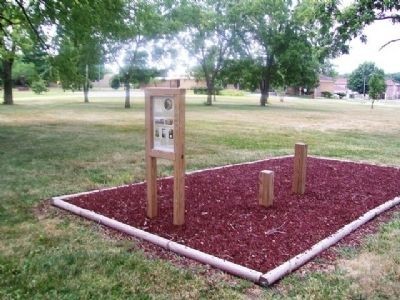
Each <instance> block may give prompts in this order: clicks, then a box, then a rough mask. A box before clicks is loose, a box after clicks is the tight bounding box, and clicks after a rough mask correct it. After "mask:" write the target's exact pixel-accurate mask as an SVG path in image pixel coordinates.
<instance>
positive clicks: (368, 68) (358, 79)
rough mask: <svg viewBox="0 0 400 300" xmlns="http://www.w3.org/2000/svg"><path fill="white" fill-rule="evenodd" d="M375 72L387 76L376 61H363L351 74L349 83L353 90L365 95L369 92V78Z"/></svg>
mask: <svg viewBox="0 0 400 300" xmlns="http://www.w3.org/2000/svg"><path fill="white" fill-rule="evenodd" d="M373 74H379V75H380V76H383V77H384V76H385V73H384V71H383V70H382V69H379V68H378V67H377V66H376V65H375V64H374V63H372V62H366V63H363V64H361V65H359V66H358V67H357V69H355V70H354V71H353V72H352V73H351V74H350V76H349V79H348V83H347V85H348V87H349V88H350V89H351V90H353V91H356V92H358V93H360V94H364V96H365V94H368V92H369V80H370V78H371V76H372V75H373Z"/></svg>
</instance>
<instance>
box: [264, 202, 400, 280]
mask: <svg viewBox="0 0 400 300" xmlns="http://www.w3.org/2000/svg"><path fill="white" fill-rule="evenodd" d="M398 204H400V197H396V198H394V199H392V200H389V201H387V202H385V203H383V204H381V205H379V206H377V207H375V208H373V209H371V210H370V211H368V212H366V213H365V214H363V215H362V216H361V217H359V218H358V219H357V220H355V221H353V222H351V223H349V224H347V225H345V226H343V227H342V228H340V229H339V230H338V231H336V232H335V233H334V234H332V235H330V236H328V237H327V238H325V239H323V240H321V241H319V242H318V243H316V244H315V245H314V246H312V247H311V248H310V249H308V250H306V251H304V252H303V253H300V254H298V255H296V256H295V257H293V258H291V259H289V260H288V261H286V262H284V263H283V264H281V265H279V266H278V267H276V268H275V269H272V270H271V271H269V272H267V273H265V274H263V275H262V276H261V278H260V284H262V285H271V284H273V283H274V282H275V281H277V280H279V279H281V278H282V277H283V276H285V275H286V274H288V273H291V272H292V271H294V270H295V269H297V268H299V267H300V266H302V265H304V264H305V263H307V262H308V261H309V260H311V259H312V258H314V257H315V256H317V255H318V254H320V253H321V252H322V251H324V250H326V249H328V248H329V247H331V246H332V245H334V244H336V243H337V242H338V241H340V240H341V239H342V238H344V237H345V236H347V235H349V234H350V233H351V232H353V231H354V230H356V229H357V228H359V227H360V226H361V225H363V224H365V223H367V222H368V221H370V220H372V219H373V218H375V217H376V216H377V215H379V214H381V213H383V212H385V211H387V210H389V209H390V208H392V207H394V206H396V205H398Z"/></svg>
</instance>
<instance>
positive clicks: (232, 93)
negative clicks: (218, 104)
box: [217, 89, 246, 97]
mask: <svg viewBox="0 0 400 300" xmlns="http://www.w3.org/2000/svg"><path fill="white" fill-rule="evenodd" d="M217 95H221V96H233V97H242V96H246V92H244V91H240V90H233V89H224V90H221V91H220V92H219V94H217Z"/></svg>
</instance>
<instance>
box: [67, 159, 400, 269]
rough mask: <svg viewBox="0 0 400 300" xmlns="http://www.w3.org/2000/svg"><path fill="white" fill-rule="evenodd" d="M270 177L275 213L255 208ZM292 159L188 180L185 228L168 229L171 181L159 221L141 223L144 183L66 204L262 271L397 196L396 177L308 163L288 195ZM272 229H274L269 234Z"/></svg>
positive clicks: (385, 170)
mask: <svg viewBox="0 0 400 300" xmlns="http://www.w3.org/2000/svg"><path fill="white" fill-rule="evenodd" d="M266 169H268V170H273V171H274V172H275V201H274V205H273V207H270V208H264V207H260V206H259V205H258V200H257V196H258V175H259V172H260V171H261V170H266ZM292 172H293V158H281V159H272V160H265V161H262V162H257V163H252V164H243V165H238V166H228V167H225V168H222V169H217V170H208V171H203V172H199V173H194V174H190V175H187V176H186V224H185V225H184V226H180V227H179V226H174V225H172V197H173V180H172V179H160V180H159V182H158V201H159V216H158V217H157V218H155V219H154V220H150V219H148V218H146V197H145V196H146V192H145V191H146V184H144V183H143V184H136V185H131V186H128V187H121V188H117V189H113V190H107V191H100V192H97V193H93V194H87V195H83V196H79V197H76V198H72V199H70V200H69V202H71V203H73V204H75V205H77V206H79V207H82V208H86V209H89V210H92V211H94V212H96V213H99V214H102V215H105V216H107V217H110V218H113V219H116V220H118V221H120V222H123V223H126V224H129V225H132V226H135V227H137V228H141V229H143V230H146V231H148V232H151V233H154V234H157V235H159V236H162V237H165V238H168V239H171V240H174V241H176V242H179V243H182V244H185V245H187V246H189V247H192V248H195V249H198V250H200V251H203V252H206V253H209V254H212V255H215V256H218V257H220V258H223V259H227V260H229V261H232V262H235V263H238V264H241V265H244V266H247V267H249V268H252V269H255V270H259V271H261V272H266V271H268V270H270V269H272V268H274V267H276V266H278V265H279V264H281V263H283V262H284V261H286V260H288V259H290V258H291V257H293V256H295V255H296V254H298V253H300V252H303V251H304V250H306V249H308V248H310V247H311V246H312V245H313V244H315V243H317V242H318V241H320V240H321V239H323V238H325V237H327V236H328V235H330V234H332V233H334V232H336V231H337V230H338V229H339V228H341V227H343V226H344V225H346V224H347V223H350V222H351V221H353V220H355V219H357V218H358V217H359V216H361V215H362V214H363V213H365V212H367V211H368V210H370V209H372V208H374V207H376V206H378V205H379V204H382V203H384V202H386V201H388V200H391V199H393V198H394V197H396V196H398V195H400V184H399V182H400V170H399V169H396V168H390V167H379V166H373V165H366V164H357V163H350V162H339V161H331V160H323V159H316V158H308V166H307V185H306V193H305V194H304V195H302V196H299V195H293V194H292V193H291V177H292ZM274 229H276V230H274Z"/></svg>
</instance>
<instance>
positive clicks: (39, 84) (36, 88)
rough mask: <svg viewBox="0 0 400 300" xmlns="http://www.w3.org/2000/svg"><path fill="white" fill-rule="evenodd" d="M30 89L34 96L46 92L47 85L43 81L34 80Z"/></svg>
mask: <svg viewBox="0 0 400 300" xmlns="http://www.w3.org/2000/svg"><path fill="white" fill-rule="evenodd" d="M30 86H31V89H32V91H33V92H35V93H36V94H41V93H43V92H47V91H48V90H49V89H48V88H47V83H46V81H44V80H43V79H38V80H35V81H33V82H32V83H31V85H30Z"/></svg>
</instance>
